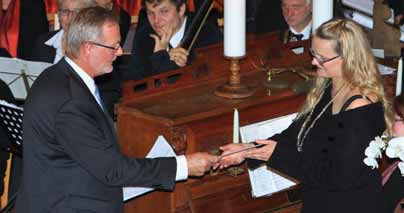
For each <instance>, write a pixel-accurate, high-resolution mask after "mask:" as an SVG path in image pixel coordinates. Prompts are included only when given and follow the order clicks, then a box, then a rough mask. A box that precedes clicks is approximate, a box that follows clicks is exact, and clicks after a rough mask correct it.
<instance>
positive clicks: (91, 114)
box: [15, 7, 218, 213]
mask: <svg viewBox="0 0 404 213" xmlns="http://www.w3.org/2000/svg"><path fill="white" fill-rule="evenodd" d="M120 37H121V36H120V32H119V19H118V16H117V15H116V14H115V13H114V12H112V11H111V10H107V9H105V8H102V7H90V8H86V9H83V10H82V11H81V12H80V13H79V14H78V15H77V16H76V17H75V18H74V19H73V21H72V22H71V24H70V26H69V27H68V29H67V30H66V32H65V33H64V35H63V40H62V41H63V42H64V43H63V47H64V48H65V57H64V58H63V59H62V60H60V61H59V62H58V63H57V64H55V65H53V66H51V67H49V68H48V69H46V70H45V71H44V72H42V73H41V75H40V76H39V77H38V78H37V79H36V80H35V82H34V84H33V85H32V87H31V89H30V93H29V94H28V97H27V100H26V102H25V105H24V121H23V132H24V133H23V138H24V146H23V155H24V157H23V177H22V184H21V188H20V191H19V194H18V197H17V203H16V211H15V212H16V213H31V212H32V213H37V212H97V213H110V212H114V213H121V212H123V197H122V196H123V195H122V187H123V186H140V187H153V188H160V189H165V190H172V189H173V188H174V185H175V181H176V180H184V179H186V178H188V176H200V175H203V174H204V173H205V171H206V170H208V169H209V168H210V167H211V166H212V164H213V163H215V162H216V161H217V160H218V157H216V156H212V155H209V154H207V153H193V154H188V155H186V156H184V155H181V156H176V157H167V158H154V159H143V158H130V157H128V156H125V155H123V154H122V153H121V152H120V151H119V145H118V141H117V140H118V139H117V136H116V132H115V129H114V125H113V123H112V121H111V119H110V117H109V116H108V115H107V114H106V113H105V111H104V110H105V109H104V106H103V104H102V100H101V98H100V96H99V92H98V88H97V86H96V85H95V83H94V77H96V76H100V75H104V74H107V73H110V72H111V71H112V69H113V68H112V63H113V61H114V60H115V59H116V57H117V56H120V55H121V54H122V48H121V46H120V42H121V39H120ZM133 142H134V143H136V142H138V143H141V141H136V142H135V141H133Z"/></svg>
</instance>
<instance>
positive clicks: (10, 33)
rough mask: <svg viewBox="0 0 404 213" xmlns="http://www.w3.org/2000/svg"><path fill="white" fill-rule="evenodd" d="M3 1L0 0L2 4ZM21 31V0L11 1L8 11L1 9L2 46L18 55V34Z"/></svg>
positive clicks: (0, 32)
mask: <svg viewBox="0 0 404 213" xmlns="http://www.w3.org/2000/svg"><path fill="white" fill-rule="evenodd" d="M2 3H3V1H2V0H0V5H2ZM19 33H20V0H13V1H11V2H10V5H9V6H8V8H7V10H6V12H3V11H2V10H1V11H0V47H3V48H5V49H7V51H8V52H9V53H10V55H11V56H13V57H17V48H18V35H19Z"/></svg>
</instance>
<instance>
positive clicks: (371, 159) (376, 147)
mask: <svg viewBox="0 0 404 213" xmlns="http://www.w3.org/2000/svg"><path fill="white" fill-rule="evenodd" d="M385 139H386V136H384V135H382V136H381V137H380V136H377V137H375V139H374V140H372V141H370V144H369V146H368V147H367V148H366V149H365V155H366V158H365V159H363V162H364V163H365V164H366V165H367V166H370V167H372V169H375V168H379V164H378V163H377V160H376V159H377V158H381V157H382V151H384V150H385V149H386V146H387V145H386V143H385V142H384V140H385Z"/></svg>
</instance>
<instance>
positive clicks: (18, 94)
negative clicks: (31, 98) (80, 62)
mask: <svg viewBox="0 0 404 213" xmlns="http://www.w3.org/2000/svg"><path fill="white" fill-rule="evenodd" d="M51 65H52V64H50V63H44V62H37V61H27V60H23V59H19V58H5V57H0V79H2V80H3V81H4V82H6V84H7V85H8V86H9V87H10V89H11V92H12V93H13V95H14V97H15V98H17V99H25V98H26V97H27V91H28V90H29V88H30V87H31V85H32V84H33V83H34V81H35V79H36V78H37V77H38V76H39V74H41V72H42V71H43V70H45V69H46V68H48V67H49V66H51Z"/></svg>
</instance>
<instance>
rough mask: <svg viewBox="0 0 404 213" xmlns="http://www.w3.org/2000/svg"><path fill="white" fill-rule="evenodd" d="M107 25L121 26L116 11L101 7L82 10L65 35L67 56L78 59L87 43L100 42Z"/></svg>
mask: <svg viewBox="0 0 404 213" xmlns="http://www.w3.org/2000/svg"><path fill="white" fill-rule="evenodd" d="M106 23H112V24H116V25H118V26H119V17H118V16H117V15H116V13H115V11H112V10H108V9H105V8H103V7H99V6H97V7H89V8H85V9H83V10H81V11H80V12H79V14H78V15H77V16H76V17H75V18H74V19H73V20H72V22H71V24H70V26H69V28H68V29H67V30H66V32H65V33H64V34H63V47H64V50H65V55H66V56H68V57H69V58H72V59H75V58H78V57H79V54H80V49H81V47H82V45H83V44H84V43H85V42H89V41H92V42H100V40H101V39H102V38H103V36H104V35H103V26H104V25H105V24H106Z"/></svg>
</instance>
